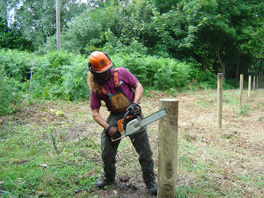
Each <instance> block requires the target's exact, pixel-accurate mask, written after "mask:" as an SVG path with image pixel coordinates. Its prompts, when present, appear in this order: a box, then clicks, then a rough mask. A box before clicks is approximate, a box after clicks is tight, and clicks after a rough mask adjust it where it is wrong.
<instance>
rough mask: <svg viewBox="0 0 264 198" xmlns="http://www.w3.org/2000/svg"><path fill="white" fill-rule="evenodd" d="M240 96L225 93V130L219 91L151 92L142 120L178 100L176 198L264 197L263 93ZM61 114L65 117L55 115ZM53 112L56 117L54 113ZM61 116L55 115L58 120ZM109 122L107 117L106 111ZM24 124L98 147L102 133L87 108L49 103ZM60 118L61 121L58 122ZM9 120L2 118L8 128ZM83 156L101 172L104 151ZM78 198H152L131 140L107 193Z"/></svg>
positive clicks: (154, 131)
mask: <svg viewBox="0 0 264 198" xmlns="http://www.w3.org/2000/svg"><path fill="white" fill-rule="evenodd" d="M238 94H239V90H228V91H224V93H223V120H222V128H221V129H220V128H218V125H217V93H216V91H215V90H201V91H196V92H186V93H177V91H176V90H175V93H174V94H173V95H171V94H167V93H164V92H157V91H153V92H149V93H148V94H147V96H144V97H143V99H142V102H141V107H142V110H143V114H144V116H147V115H149V114H151V113H153V112H155V111H157V110H159V99H163V98H175V99H178V100H179V120H178V165H177V169H178V176H177V178H176V180H177V195H178V197H210V196H215V197H263V194H264V190H263V189H264V177H263V175H264V146H263V142H264V135H263V134H264V90H263V89H258V90H254V91H252V93H251V97H248V96H247V92H246V91H244V93H243V97H242V106H241V108H239V106H238V101H239V100H238ZM58 110H60V111H61V112H59V113H57V112H58ZM52 111H54V112H55V113H51V112H52ZM56 113H57V115H56ZM101 113H102V114H103V115H104V117H105V118H106V117H107V115H108V112H107V111H106V108H102V110H101ZM15 117H17V119H19V120H20V121H22V122H30V123H34V124H35V125H39V126H44V125H51V124H52V125H53V126H57V127H63V126H64V124H65V123H69V122H70V123H71V125H70V126H68V127H67V128H64V130H63V132H64V134H66V136H63V137H62V138H65V141H67V140H76V141H77V140H85V138H86V139H87V138H88V139H89V138H92V141H95V142H94V143H95V144H100V133H101V131H102V129H101V127H100V126H98V125H97V124H96V123H94V122H93V120H92V117H91V114H90V109H89V103H88V102H63V103H62V104H58V103H55V102H45V103H44V104H43V103H42V104H39V105H33V106H32V107H31V111H23V112H20V113H18V114H16V115H15ZM58 117H60V119H58ZM4 119H5V118H4V117H3V118H1V122H4V121H5V120H4ZM158 124H159V122H155V123H152V124H151V125H149V126H148V134H149V139H150V143H151V147H152V151H153V159H154V164H155V173H156V174H157V172H158V143H159V142H158ZM83 153H84V154H83V155H85V157H86V158H87V159H89V160H90V161H92V162H93V163H95V164H96V165H98V166H99V167H100V166H101V160H100V151H98V150H96V149H95V150H91V149H90V148H89V149H83ZM75 194H76V197H127V198H132V197H151V196H149V195H148V194H147V190H146V188H145V185H144V183H143V182H142V178H141V170H140V165H139V163H138V161H137V153H136V152H135V150H134V148H133V146H132V145H131V143H130V141H129V138H124V139H123V140H122V142H121V144H120V147H119V152H118V156H117V183H116V184H115V185H113V186H110V187H107V188H106V189H103V190H98V189H96V188H94V187H93V188H91V189H89V190H88V189H81V190H79V191H78V190H77V191H76V192H75Z"/></svg>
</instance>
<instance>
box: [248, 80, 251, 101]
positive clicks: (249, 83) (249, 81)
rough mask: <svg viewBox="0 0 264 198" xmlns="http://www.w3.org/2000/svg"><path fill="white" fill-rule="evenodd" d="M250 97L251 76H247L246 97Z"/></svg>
mask: <svg viewBox="0 0 264 198" xmlns="http://www.w3.org/2000/svg"><path fill="white" fill-rule="evenodd" d="M250 96H251V75H249V76H248V97H250Z"/></svg>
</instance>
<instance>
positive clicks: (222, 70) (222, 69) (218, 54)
mask: <svg viewBox="0 0 264 198" xmlns="http://www.w3.org/2000/svg"><path fill="white" fill-rule="evenodd" d="M221 41H222V38H220V39H219V43H218V49H217V57H218V61H219V63H220V66H221V72H222V74H223V77H225V63H223V61H222V59H221V55H220V49H221Z"/></svg>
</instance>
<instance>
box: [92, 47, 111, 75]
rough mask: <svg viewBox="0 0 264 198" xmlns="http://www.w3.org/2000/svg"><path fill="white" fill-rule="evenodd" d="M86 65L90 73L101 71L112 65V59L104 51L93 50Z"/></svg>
mask: <svg viewBox="0 0 264 198" xmlns="http://www.w3.org/2000/svg"><path fill="white" fill-rule="evenodd" d="M88 66H89V70H90V71H91V72H92V73H93V72H95V73H103V72H105V71H107V70H108V69H110V68H111V67H112V61H111V59H110V58H109V56H108V55H107V54H106V53H103V52H99V51H94V52H92V53H91V54H90V56H89V63H88Z"/></svg>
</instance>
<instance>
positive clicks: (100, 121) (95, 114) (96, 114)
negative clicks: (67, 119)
mask: <svg viewBox="0 0 264 198" xmlns="http://www.w3.org/2000/svg"><path fill="white" fill-rule="evenodd" d="M92 116H93V119H94V120H95V121H96V122H97V123H98V124H99V125H100V126H102V127H103V128H104V129H107V128H108V127H109V124H108V123H107V122H106V121H105V120H104V118H103V117H102V116H101V114H100V113H99V109H92ZM115 132H116V129H115V128H114V127H111V128H110V130H109V132H108V134H109V135H110V136H112V135H114V133H115Z"/></svg>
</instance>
